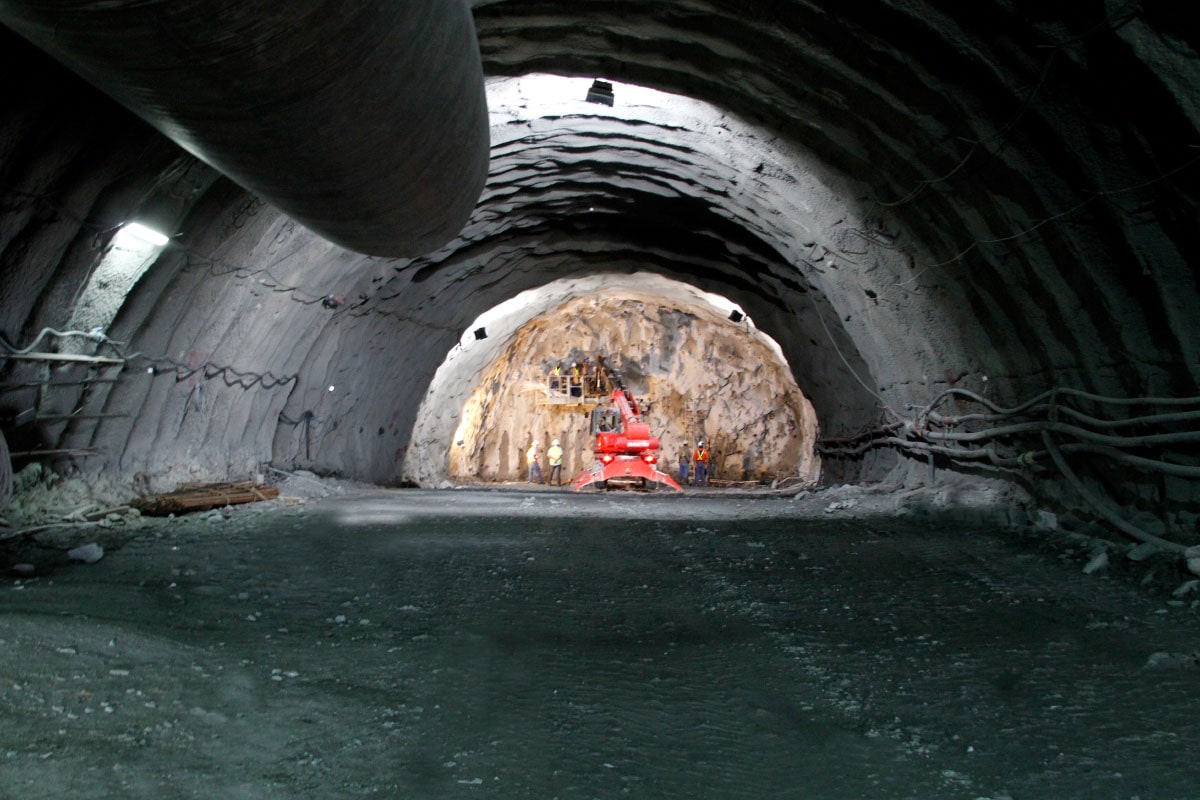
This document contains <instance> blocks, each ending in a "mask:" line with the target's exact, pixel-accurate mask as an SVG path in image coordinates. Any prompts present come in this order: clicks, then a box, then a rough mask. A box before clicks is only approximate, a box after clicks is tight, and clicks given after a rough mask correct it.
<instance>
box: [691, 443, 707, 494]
mask: <svg viewBox="0 0 1200 800" xmlns="http://www.w3.org/2000/svg"><path fill="white" fill-rule="evenodd" d="M692 461H695V462H696V481H695V483H694V484H693V485H694V486H708V447H707V446H706V445H705V444H704V442H700V443H699V444H697V445H696V450H695V452H693V453H692Z"/></svg>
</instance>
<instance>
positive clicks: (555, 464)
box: [546, 439, 563, 486]
mask: <svg viewBox="0 0 1200 800" xmlns="http://www.w3.org/2000/svg"><path fill="white" fill-rule="evenodd" d="M546 458H548V459H549V460H550V480H549V481H547V483H554V482H555V481H557V482H558V485H559V486H562V460H563V449H562V445H561V444H559V441H558V439H555V440H554V441H553V442H551V443H550V449H549V450H547V451H546Z"/></svg>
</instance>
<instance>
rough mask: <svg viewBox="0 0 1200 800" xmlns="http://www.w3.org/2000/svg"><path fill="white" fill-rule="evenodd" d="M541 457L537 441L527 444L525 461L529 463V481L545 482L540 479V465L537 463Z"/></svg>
mask: <svg viewBox="0 0 1200 800" xmlns="http://www.w3.org/2000/svg"><path fill="white" fill-rule="evenodd" d="M541 457H542V454H541V453H540V452H539V451H538V443H537V441H534V443H533V444H531V445H529V449H528V450H526V451H525V463H526V464H528V465H529V482H530V483H545V481H543V480H542V465H541V464H540V463H539V462H540V461H541ZM535 475H536V476H537V480H536V481H535V480H534V479H533V478H534V476H535Z"/></svg>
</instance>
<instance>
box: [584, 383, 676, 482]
mask: <svg viewBox="0 0 1200 800" xmlns="http://www.w3.org/2000/svg"><path fill="white" fill-rule="evenodd" d="M609 375H610V377H613V378H614V379H615V375H614V374H613V373H612V371H611V370H609ZM614 382H615V383H617V384H618V385H620V381H619V380H614ZM612 405H613V407H614V408H615V409H616V411H617V413H618V414H620V415H621V430H619V431H609V430H600V431H597V432H596V462H595V464H593V465H592V468H591V469H589V470H585V471H584V472H582V473H580V474H579V476H578V477H576V478H575V482H574V484H573V486H574V488H575V491H579V490H580V489H583V488H584V487H585V486H596V487H597V488H601V489H609V488H617V487H623V488H641V489H650V488H654V487H655V486H657V485H658V484H664V485H666V486H670V487H671V488H673V489H674V490H675V491H677V492H678V491H682V489H680V488H679V484H678V483H676V482H675V481H674V479H672V478H671V476H670V475H667V474H666V473H665V472H660V471H659V470H658V468H657V466H656V465H657V464H658V437H656V436H651V435H650V425H649V424H648V423H646V422H643V421H642V415H641V411H640V409H639V408H638V404H637V400H635V399H634V398H633V395H632V394H631V393H630V392H628V391H626V390H625V389H623V388H618V389H614V390H613V393H612Z"/></svg>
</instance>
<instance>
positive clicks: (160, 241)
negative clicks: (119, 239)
mask: <svg viewBox="0 0 1200 800" xmlns="http://www.w3.org/2000/svg"><path fill="white" fill-rule="evenodd" d="M118 235H120V236H129V237H132V238H134V239H136V240H137V241H139V242H141V243H144V244H149V245H153V246H154V247H162V246H163V245H164V244H166V243H167V242H168V241H170V239H168V238H167V237H166V236H164V235H163V234H161V233H159V232H158V231H156V230H151V229H150V228H147V227H146V226H145V225H143V224H142V223H140V222H130V223H129V224H127V225H125V227H123V228H121V230H120V233H119V234H118Z"/></svg>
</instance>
